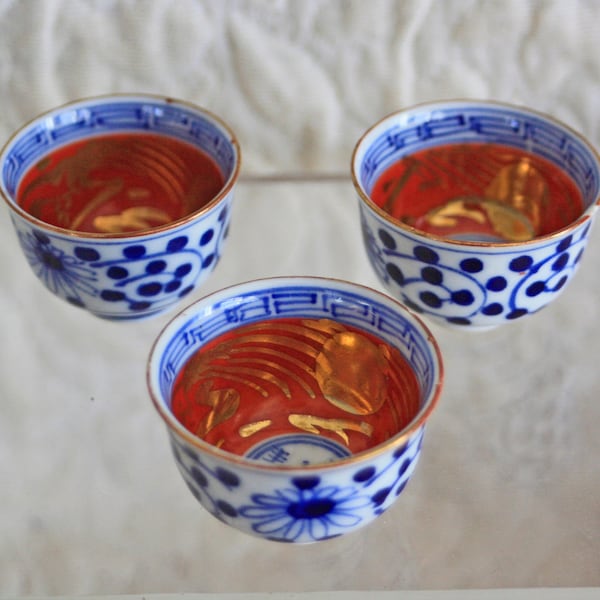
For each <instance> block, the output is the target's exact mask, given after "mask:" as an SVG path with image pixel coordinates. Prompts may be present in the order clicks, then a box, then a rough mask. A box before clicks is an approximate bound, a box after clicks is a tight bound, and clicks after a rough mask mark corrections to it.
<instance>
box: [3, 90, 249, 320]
mask: <svg viewBox="0 0 600 600" xmlns="http://www.w3.org/2000/svg"><path fill="white" fill-rule="evenodd" d="M124 131H125V132H126V131H149V132H153V133H157V134H160V135H163V134H164V135H169V136H172V137H176V138H179V139H181V140H183V141H187V142H189V143H192V144H194V145H196V146H198V147H199V148H201V149H202V150H204V151H206V152H207V153H208V154H209V155H210V156H212V157H213V158H214V159H215V160H216V161H217V163H218V164H219V167H220V169H221V171H222V172H223V174H224V175H225V180H226V182H225V185H224V187H223V189H222V190H221V192H220V193H219V194H218V195H217V196H216V197H215V198H214V199H213V200H212V201H211V202H210V203H209V204H207V205H206V206H204V207H203V208H202V209H200V210H198V211H196V212H194V213H192V214H190V215H188V216H186V217H184V218H182V219H179V220H178V221H174V222H171V223H168V224H167V225H165V226H161V227H155V228H153V229H149V230H144V231H140V232H133V233H127V234H123V233H117V234H104V233H97V234H96V233H83V232H75V231H70V230H65V229H62V228H60V227H55V226H53V225H49V224H48V223H45V222H43V221H40V220H39V219H36V218H34V217H32V216H31V215H29V214H28V213H26V212H25V211H24V210H22V209H21V207H20V206H18V205H17V203H16V202H15V191H16V188H17V186H18V183H19V180H20V178H21V177H22V175H23V174H24V172H25V171H26V170H27V169H28V168H29V167H30V166H32V165H33V164H35V163H36V162H37V160H39V158H40V157H41V156H43V155H44V154H46V153H47V152H49V151H51V150H53V149H55V148H59V147H60V146H62V145H64V144H67V143H70V142H73V141H77V140H80V139H83V138H87V137H91V136H97V135H102V134H107V133H113V132H124ZM239 168H240V149H239V145H238V143H237V140H236V138H235V135H234V134H233V132H232V131H231V130H230V129H229V127H228V126H227V125H226V124H225V123H223V122H222V121H221V120H220V119H219V118H218V117H216V116H214V115H213V114H211V113H209V112H208V111H205V110H204V109H202V108H198V107H196V106H194V105H191V104H188V103H185V102H181V101H175V100H172V99H170V98H161V97H156V96H150V95H113V96H103V97H98V98H90V99H86V100H80V101H77V102H73V103H70V104H68V105H65V106H62V107H60V108H57V109H54V110H52V111H50V112H48V113H45V114H44V115H41V116H40V117H37V118H36V119H34V120H33V121H31V122H30V123H28V124H27V125H25V126H24V127H23V128H22V129H20V130H19V131H18V132H17V133H15V134H14V135H13V137H12V138H11V139H10V140H9V141H8V143H7V144H6V146H5V147H4V149H3V150H2V153H1V154H0V173H1V175H0V192H1V193H2V195H3V196H4V199H5V201H6V203H7V205H8V207H9V209H10V216H11V219H12V221H13V224H14V227H15V230H16V233H17V237H18V240H19V243H20V245H21V247H22V249H23V252H24V254H25V258H26V259H27V261H28V262H29V264H30V266H31V268H32V270H33V271H34V273H35V274H36V276H37V277H38V278H39V279H40V280H41V281H42V283H43V284H44V285H45V286H46V287H47V288H48V289H49V290H50V291H51V292H52V293H54V294H55V295H57V296H58V297H60V298H62V299H64V300H66V301H67V302H70V303H71V304H73V305H76V306H79V307H82V308H85V309H86V310H88V311H90V312H91V313H92V314H95V315H96V316H99V317H102V318H106V319H113V320H129V319H138V318H143V317H148V316H152V315H155V314H158V313H161V312H163V311H165V310H167V309H169V308H171V307H172V306H174V305H175V304H177V303H178V302H180V301H181V300H182V298H183V297H184V296H185V295H187V294H188V293H189V292H190V291H192V290H193V289H195V288H196V287H197V286H199V285H201V284H202V283H203V281H205V280H206V278H207V277H208V276H209V275H210V273H211V272H212V270H213V269H214V268H215V266H216V264H217V263H218V260H219V257H220V256H221V253H222V251H223V244H224V242H225V238H226V237H227V233H228V227H229V223H230V218H231V209H232V202H233V198H234V186H235V183H236V181H237V178H238V174H239Z"/></svg>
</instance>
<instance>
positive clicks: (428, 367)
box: [159, 285, 435, 398]
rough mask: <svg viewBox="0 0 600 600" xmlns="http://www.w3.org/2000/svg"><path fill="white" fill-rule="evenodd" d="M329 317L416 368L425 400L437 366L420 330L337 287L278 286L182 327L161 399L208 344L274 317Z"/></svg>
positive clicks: (171, 349)
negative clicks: (186, 364) (390, 348)
mask: <svg viewBox="0 0 600 600" xmlns="http://www.w3.org/2000/svg"><path fill="white" fill-rule="evenodd" d="M294 316H300V317H306V318H311V317H316V318H330V319H334V320H338V321H340V322H343V323H346V324H348V325H354V326H357V327H359V328H364V329H365V330H367V331H370V332H372V333H373V334H375V335H378V336H379V337H381V338H382V339H384V340H385V341H387V342H389V343H391V344H392V345H394V346H397V347H399V349H400V350H401V352H402V353H403V354H404V356H405V357H406V358H407V359H408V360H409V362H410V363H411V365H412V367H413V368H414V369H415V372H416V374H417V377H418V378H419V380H420V382H421V384H422V386H423V393H424V394H425V395H426V394H428V393H429V391H430V390H431V389H432V387H433V383H434V382H433V377H434V375H435V366H434V363H433V358H432V357H431V355H430V351H429V349H428V346H427V340H426V339H424V338H423V336H422V334H421V333H420V331H419V330H417V329H416V328H415V326H414V325H412V323H411V322H410V321H409V320H408V318H406V317H404V316H403V315H402V314H401V313H398V312H397V310H392V309H391V308H389V307H387V306H386V305H384V304H383V303H379V302H377V301H374V300H371V299H369V298H365V297H363V296H361V295H359V294H356V293H353V292H349V291H345V290H343V289H338V288H331V289H327V288H322V287H313V286H300V285H295V286H293V287H292V286H282V287H277V288H272V289H262V290H253V291H248V292H246V293H243V292H238V293H236V295H235V296H234V297H233V298H230V299H228V300H225V301H223V302H220V303H216V304H214V305H212V306H211V307H210V310H207V311H205V314H202V315H200V316H199V317H197V318H194V317H192V318H191V319H190V320H189V321H188V322H186V323H184V324H182V325H181V327H180V328H179V330H178V331H176V332H174V333H173V334H172V335H171V339H170V342H169V344H168V345H167V347H166V348H165V350H164V352H163V353H162V356H161V362H160V365H159V381H160V387H161V392H162V394H163V395H164V397H165V398H168V397H169V396H170V387H171V385H172V383H173V381H174V378H175V375H176V373H178V372H179V370H180V368H181V367H182V365H183V364H184V362H185V361H186V360H187V359H188V358H189V357H190V356H191V354H192V353H193V352H194V351H195V350H196V349H197V348H198V347H199V346H201V345H202V344H203V343H205V342H206V341H208V340H210V339H212V338H214V337H216V336H218V335H220V334H222V333H225V332H227V331H229V330H231V329H234V328H236V327H239V326H241V325H243V324H246V323H252V322H255V321H258V320H262V319H271V318H277V317H294Z"/></svg>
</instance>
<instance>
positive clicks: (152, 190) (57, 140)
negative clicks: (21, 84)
mask: <svg viewBox="0 0 600 600" xmlns="http://www.w3.org/2000/svg"><path fill="white" fill-rule="evenodd" d="M1 162H2V165H3V168H2V177H1V186H2V191H3V192H4V194H5V196H6V197H7V200H8V201H9V204H10V205H11V206H12V207H13V208H14V209H15V210H17V211H20V212H21V213H22V214H25V215H27V217H28V218H33V219H34V220H37V221H41V222H43V223H45V224H47V225H49V226H50V227H51V228H59V229H62V230H68V231H76V232H79V233H85V234H92V235H101V236H114V235H117V236H118V235H127V234H130V233H133V232H145V231H154V230H157V229H161V228H164V227H168V226H170V225H171V224H172V223H174V222H178V221H181V220H184V219H185V218H186V217H188V216H189V215H192V214H194V213H197V212H199V211H201V210H202V209H203V208H204V207H207V206H209V205H211V204H213V202H214V201H215V199H216V198H218V197H220V196H222V195H223V194H224V192H225V188H226V187H228V186H229V185H230V182H231V180H232V178H233V177H234V175H235V173H236V171H237V163H238V149H237V143H236V142H235V138H234V136H233V134H232V132H231V131H230V130H229V129H228V127H227V126H226V125H225V124H223V123H222V122H220V121H219V120H218V119H217V118H216V117H214V116H213V115H211V114H210V113H208V112H206V111H204V110H203V109H200V108H197V107H194V106H192V105H187V104H185V103H183V102H176V101H172V100H168V99H161V98H153V97H144V96H139V97H138V96H135V97H128V96H115V97H106V98H98V99H91V100H83V101H78V102H75V103H71V104H69V105H66V106H64V107H61V108H58V109H55V110H53V111H51V112H49V113H47V114H45V115H42V116H40V117H38V118H37V119H35V120H33V121H32V122H30V123H29V124H28V125H26V126H25V127H24V128H23V129H21V130H20V131H19V132H17V133H16V134H15V135H14V136H13V138H12V140H11V141H10V142H9V143H8V144H7V146H6V147H5V148H4V150H3V152H2V157H1Z"/></svg>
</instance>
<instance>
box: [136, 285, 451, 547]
mask: <svg viewBox="0 0 600 600" xmlns="http://www.w3.org/2000/svg"><path fill="white" fill-rule="evenodd" d="M369 336H371V337H369ZM398 369H399V370H398ZM147 383H148V389H149V392H150V396H151V399H152V402H153V404H154V406H155V408H156V410H157V412H158V414H159V415H160V417H161V418H162V420H163V422H164V424H165V426H166V429H167V433H168V438H169V440H170V445H171V449H172V452H173V455H174V458H175V463H176V465H177V467H178V469H179V471H180V473H181V475H182V477H183V480H184V481H185V483H186V484H187V486H188V487H189V489H190V490H191V492H192V494H193V495H194V497H195V498H196V499H197V500H198V501H199V502H200V504H201V505H202V506H203V507H204V508H205V509H206V510H207V511H208V512H210V513H211V514H212V515H214V516H215V517H216V518H217V519H220V520H221V521H222V522H223V523H225V524H227V525H229V526H231V527H234V528H236V529H238V530H239V531H240V532H244V533H248V534H251V535H254V536H257V537H260V538H263V539H267V540H275V541H281V542H292V543H311V542H316V541H320V540H325V539H329V538H332V537H336V536H340V535H343V534H346V533H348V532H352V531H355V530H356V529H358V528H360V527H363V526H365V525H367V524H368V523H370V522H372V521H373V520H374V519H375V518H377V517H378V516H379V515H381V514H382V513H383V512H384V511H386V510H387V509H388V508H389V507H390V506H392V505H393V504H394V502H396V500H397V499H398V497H399V495H400V493H401V492H402V491H403V490H404V488H405V486H406V484H407V482H408V481H409V479H410V477H411V476H412V474H413V471H414V469H415V466H416V463H417V460H418V458H419V456H420V452H421V448H422V442H423V436H424V428H425V424H426V422H427V421H428V419H429V418H430V416H431V414H432V412H433V410H434V408H435V406H436V404H437V402H438V399H439V396H440V393H441V390H442V383H443V366H442V358H441V356H440V351H439V348H438V345H437V343H436V341H435V340H434V338H433V337H432V335H431V333H430V332H429V330H428V329H427V328H426V326H425V325H424V324H423V323H422V321H421V320H420V319H419V318H418V317H417V316H415V315H414V314H413V313H412V312H411V311H409V310H407V309H406V308H405V307H404V306H403V305H402V304H400V303H399V302H397V301H396V300H394V299H392V298H391V297H389V296H388V295H386V294H382V293H380V292H377V291H375V290H373V289H370V288H366V287H362V286H360V285H356V284H353V283H349V282H345V281H339V280H334V279H325V278H316V277H276V278H271V279H263V280H256V281H250V282H246V283H240V284H238V285H234V286H232V287H230V288H227V289H224V290H221V291H218V292H215V293H213V294H211V295H209V296H207V297H205V298H202V299H201V300H198V301H197V302H195V303H193V304H192V305H191V306H189V307H187V308H185V309H184V310H183V311H182V312H180V313H179V314H178V315H177V316H175V317H174V318H173V319H172V320H171V322H170V323H169V324H167V325H166V327H165V328H164V329H163V331H162V332H161V333H160V334H159V335H158V338H157V339H156V341H155V343H154V345H153V347H152V349H151V352H150V356H149V361H148V369H147ZM182 399H183V400H182Z"/></svg>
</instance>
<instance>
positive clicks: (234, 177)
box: [0, 92, 242, 240]
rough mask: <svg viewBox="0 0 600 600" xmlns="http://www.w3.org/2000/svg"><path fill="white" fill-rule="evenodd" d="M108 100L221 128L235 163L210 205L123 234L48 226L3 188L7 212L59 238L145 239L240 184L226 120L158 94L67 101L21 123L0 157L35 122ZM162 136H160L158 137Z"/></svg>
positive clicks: (236, 145) (238, 153)
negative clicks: (181, 112) (145, 105)
mask: <svg viewBox="0 0 600 600" xmlns="http://www.w3.org/2000/svg"><path fill="white" fill-rule="evenodd" d="M108 100H125V101H132V102H133V101H136V100H139V101H141V102H143V101H146V102H150V103H151V102H155V103H159V104H161V103H162V104H163V105H164V106H171V107H175V108H177V107H181V108H184V109H187V110H189V111H192V112H195V113H196V114H197V115H198V116H201V117H204V118H205V119H206V120H208V121H209V122H212V124H213V125H214V126H216V127H217V129H221V132H222V134H223V137H226V138H228V141H229V143H230V144H231V145H232V147H233V149H234V153H235V164H234V165H233V169H232V171H231V173H230V174H229V177H227V178H226V179H225V182H224V184H223V186H222V187H221V189H220V190H219V193H218V194H216V195H215V196H214V197H213V198H212V199H211V200H210V201H209V202H207V203H206V204H205V205H203V206H202V207H200V208H199V209H198V210H196V211H194V212H192V213H190V214H188V215H184V216H183V217H181V218H179V219H176V220H173V221H170V222H169V223H166V224H165V225H160V226H157V227H151V228H149V229H141V230H138V231H130V232H122V233H102V232H83V231H76V230H71V229H68V228H64V227H59V226H57V225H52V224H51V223H47V222H45V221H42V220H41V219H38V218H36V217H34V216H32V215H30V214H29V213H28V212H27V211H25V210H23V209H22V208H21V206H20V205H19V204H17V202H16V199H13V198H12V197H10V196H9V195H8V194H5V193H4V186H3V185H2V186H0V196H1V197H2V199H3V200H4V201H5V202H6V204H7V205H8V207H9V209H10V210H11V211H12V212H14V213H15V214H17V215H19V216H20V217H21V218H23V219H24V220H25V221H28V222H29V223H31V224H33V225H34V226H37V227H39V228H40V229H43V230H45V231H51V232H53V233H58V234H60V235H64V236H68V237H75V238H81V239H101V240H102V239H104V240H106V239H109V240H112V239H115V240H116V239H123V238H125V239H126V238H138V237H144V236H148V235H154V234H156V233H162V232H164V231H169V230H172V229H176V228H178V227H180V226H182V225H186V224H188V223H190V222H193V221H194V220H195V219H196V218H197V217H199V216H200V215H202V214H204V213H208V212H210V211H211V210H212V209H214V208H216V207H217V206H218V205H219V204H221V203H222V201H223V200H224V199H225V198H226V197H227V196H228V195H229V194H230V193H231V192H232V190H233V189H234V188H235V186H236V185H237V184H239V179H240V174H241V168H242V148H241V145H240V142H239V140H238V137H237V134H236V133H235V131H234V130H233V128H232V127H231V126H230V125H229V123H228V122H227V121H225V120H224V119H223V118H222V117H221V116H219V115H218V114H216V113H215V112H213V111H212V110H211V109H208V108H204V107H203V106H200V105H199V104H195V103H193V102H191V101H188V100H183V99H180V98H173V97H171V96H167V95H161V94H151V93H143V92H140V93H136V92H132V93H127V92H125V93H113V94H99V95H96V96H83V97H81V98H78V99H76V100H71V101H69V102H65V103H63V104H60V105H57V106H55V107H54V108H51V109H49V110H45V111H43V112H41V113H39V114H37V115H36V116H35V117H33V118H31V119H29V120H28V121H26V122H25V123H23V124H22V125H21V126H20V127H19V128H18V129H16V130H15V131H13V133H12V134H11V135H10V136H9V137H8V139H7V140H6V142H5V143H4V144H2V145H1V147H0V157H1V158H4V157H5V156H6V154H7V153H8V149H9V148H10V146H11V145H12V144H13V142H14V141H15V140H16V139H17V138H18V137H20V136H21V134H23V133H24V132H25V131H27V130H28V129H30V128H31V127H33V126H34V125H35V124H36V123H38V122H42V121H43V120H44V119H46V118H48V117H51V116H52V115H57V114H60V113H62V112H63V111H66V110H77V109H79V108H85V107H86V105H88V104H89V103H92V102H97V103H101V102H104V101H108ZM159 135H162V134H159Z"/></svg>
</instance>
